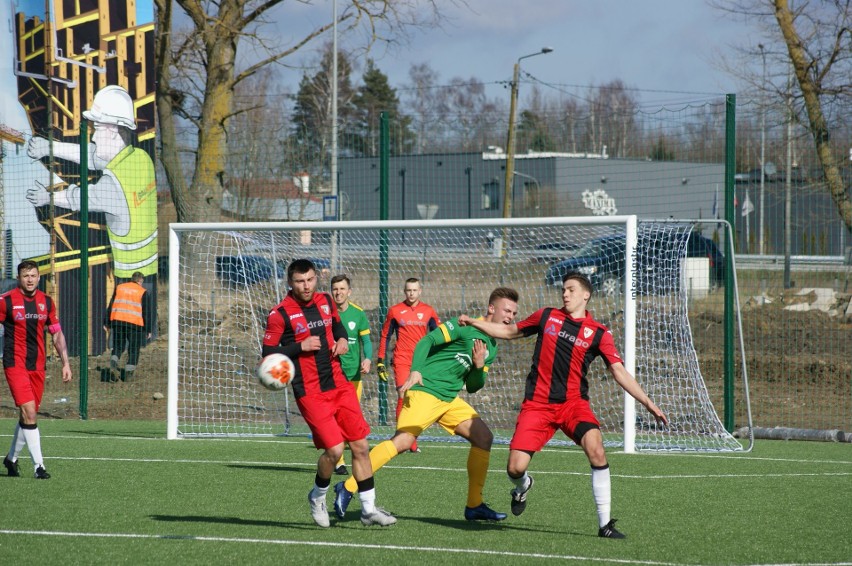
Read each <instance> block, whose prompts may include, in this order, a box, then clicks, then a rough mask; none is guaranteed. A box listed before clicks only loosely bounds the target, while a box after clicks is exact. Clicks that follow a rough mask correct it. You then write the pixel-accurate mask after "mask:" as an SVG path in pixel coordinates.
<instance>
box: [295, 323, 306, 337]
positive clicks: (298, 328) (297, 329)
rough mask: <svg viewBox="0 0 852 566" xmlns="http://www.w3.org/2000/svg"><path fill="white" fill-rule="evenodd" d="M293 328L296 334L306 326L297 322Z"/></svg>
mask: <svg viewBox="0 0 852 566" xmlns="http://www.w3.org/2000/svg"><path fill="white" fill-rule="evenodd" d="M295 330H296V334H301V333H302V332H304V331H305V330H307V328H305V325H304V324H302V323H301V322H300V323H298V324H297V325H296V329H295Z"/></svg>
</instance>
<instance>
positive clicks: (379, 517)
mask: <svg viewBox="0 0 852 566" xmlns="http://www.w3.org/2000/svg"><path fill="white" fill-rule="evenodd" d="M394 523H396V517H394V516H393V515H391V514H390V513H388V512H387V511H385V510H384V509H382V508H381V507H376V510H375V511H373V512H372V513H364V512H363V511H361V524H362V525H364V526H365V527H369V526H370V525H379V526H382V527H389V526H390V525H393V524H394Z"/></svg>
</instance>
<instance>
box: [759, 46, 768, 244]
mask: <svg viewBox="0 0 852 566" xmlns="http://www.w3.org/2000/svg"><path fill="white" fill-rule="evenodd" d="M757 47H758V49H760V57H761V58H762V59H763V81H762V82H761V83H760V89H761V91H763V90H764V89H766V51H764V47H763V44H762V43H758V44H757ZM765 168H766V93H765V92H761V96H760V199H759V200H760V216H759V217H758V220H759V221H758V224H759V227H758V231H759V232H758V242H759V244H758V248H759V253H760V255H763V254H765V253H766V247H765V243H764V241H763V238H764V236H763V233H764V232H766V228H764V226H763V199H764V196H763V195H764V191H765V183H766V169H765Z"/></svg>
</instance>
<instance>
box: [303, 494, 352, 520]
mask: <svg viewBox="0 0 852 566" xmlns="http://www.w3.org/2000/svg"><path fill="white" fill-rule="evenodd" d="M311 491H313V490H311ZM308 503H310V504H311V517H313V519H314V523H316V524H317V525H319V526H320V527H328V526H330V525H331V522H329V520H328V508H327V507H326V506H325V497H323V498H322V499H314V498H312V497H311V492H308ZM362 521H363V519H362Z"/></svg>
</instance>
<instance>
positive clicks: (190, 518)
mask: <svg viewBox="0 0 852 566" xmlns="http://www.w3.org/2000/svg"><path fill="white" fill-rule="evenodd" d="M150 517H151V520H153V521H162V522H166V523H210V524H215V525H246V526H251V527H281V528H291V529H308V530H312V531H313V530H316V529H322V528H323V527H318V526H316V525H313V524H310V523H291V522H287V521H269V520H265V519H243V518H242V517H213V516H205V515H150Z"/></svg>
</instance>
